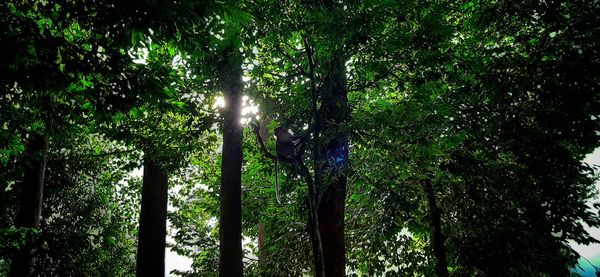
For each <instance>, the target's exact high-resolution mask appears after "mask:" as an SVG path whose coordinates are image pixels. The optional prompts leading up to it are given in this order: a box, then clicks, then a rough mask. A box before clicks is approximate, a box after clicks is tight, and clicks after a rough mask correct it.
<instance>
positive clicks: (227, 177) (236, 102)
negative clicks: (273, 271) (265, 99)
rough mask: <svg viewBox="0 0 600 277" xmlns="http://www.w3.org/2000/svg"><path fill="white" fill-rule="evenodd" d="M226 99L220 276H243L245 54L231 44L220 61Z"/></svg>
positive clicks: (220, 224)
mask: <svg viewBox="0 0 600 277" xmlns="http://www.w3.org/2000/svg"><path fill="white" fill-rule="evenodd" d="M218 70H219V78H220V83H221V87H222V89H223V96H224V98H225V105H226V106H225V108H224V109H223V129H222V130H223V152H222V160H221V189H220V194H219V195H220V207H221V208H220V214H219V215H220V218H219V239H220V245H219V250H220V256H219V275H220V276H223V277H225V276H242V270H243V264H242V257H243V252H242V173H241V172H242V125H241V113H242V88H243V84H242V68H241V53H239V51H238V50H237V49H236V48H235V47H233V46H229V47H227V50H226V51H225V54H224V57H223V59H222V60H221V61H220V62H219V64H218Z"/></svg>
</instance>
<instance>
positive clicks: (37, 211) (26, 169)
mask: <svg viewBox="0 0 600 277" xmlns="http://www.w3.org/2000/svg"><path fill="white" fill-rule="evenodd" d="M26 151H27V155H26V156H25V158H24V166H23V183H22V191H21V196H20V203H19V211H18V213H17V218H16V221H15V226H16V227H18V228H39V227H40V217H41V213H42V199H43V196H44V174H45V171H46V157H47V155H48V139H46V138H45V137H44V136H39V135H34V136H33V137H32V138H31V139H30V140H29V142H28V143H27V147H26ZM34 253H35V239H30V240H29V241H26V242H25V245H23V246H22V247H21V248H20V249H19V250H18V251H17V252H16V253H15V255H14V256H13V259H12V261H11V264H10V271H9V274H8V276H10V277H23V276H25V277H27V276H32V275H33V256H34Z"/></svg>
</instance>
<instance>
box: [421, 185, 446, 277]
mask: <svg viewBox="0 0 600 277" xmlns="http://www.w3.org/2000/svg"><path fill="white" fill-rule="evenodd" d="M423 185H424V189H425V194H427V203H428V205H429V217H430V221H431V225H432V229H433V230H432V240H433V254H434V255H435V259H436V262H435V272H436V274H437V276H438V277H447V276H448V261H447V260H446V247H445V246H444V243H445V240H446V239H445V237H444V234H443V233H442V218H441V216H442V213H441V211H440V209H439V207H438V205H437V202H436V200H435V192H434V191H433V186H432V185H431V180H429V179H427V180H425V182H424V184H423Z"/></svg>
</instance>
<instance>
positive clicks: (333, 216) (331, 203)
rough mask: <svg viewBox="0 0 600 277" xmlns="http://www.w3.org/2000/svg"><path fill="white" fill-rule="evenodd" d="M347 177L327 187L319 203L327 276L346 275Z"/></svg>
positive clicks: (342, 177)
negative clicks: (345, 214)
mask: <svg viewBox="0 0 600 277" xmlns="http://www.w3.org/2000/svg"><path fill="white" fill-rule="evenodd" d="M345 199H346V177H345V176H340V177H338V179H337V180H336V181H334V182H332V183H331V184H329V186H328V187H327V189H326V190H325V193H324V194H323V199H322V201H321V204H320V205H319V228H320V230H319V231H320V234H321V239H322V243H323V257H324V262H325V276H327V277H331V276H345V275H346V259H345V253H346V247H345V235H344V208H345Z"/></svg>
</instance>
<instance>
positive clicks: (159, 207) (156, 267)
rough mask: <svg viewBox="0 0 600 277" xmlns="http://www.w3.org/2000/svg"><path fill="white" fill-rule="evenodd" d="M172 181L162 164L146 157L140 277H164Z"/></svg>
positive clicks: (139, 253) (141, 214)
mask: <svg viewBox="0 0 600 277" xmlns="http://www.w3.org/2000/svg"><path fill="white" fill-rule="evenodd" d="M168 182H169V179H168V176H167V173H166V172H165V171H164V170H163V169H162V168H161V167H160V165H158V164H157V163H156V162H155V161H152V160H151V159H150V158H148V157H145V158H144V177H143V182H142V208H141V211H140V227H139V234H138V252H137V261H136V276H138V277H142V276H164V272H165V240H166V235H167V201H168V200H167V196H168V192H169V186H168Z"/></svg>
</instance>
